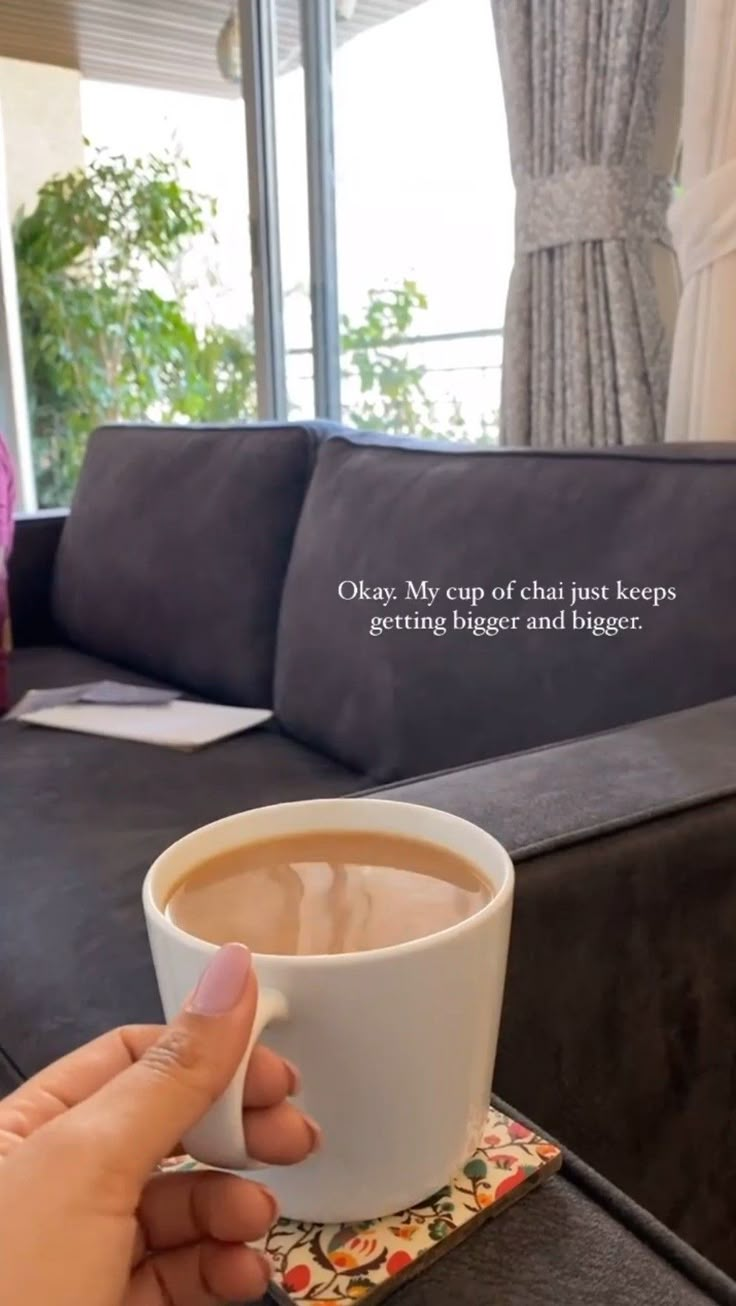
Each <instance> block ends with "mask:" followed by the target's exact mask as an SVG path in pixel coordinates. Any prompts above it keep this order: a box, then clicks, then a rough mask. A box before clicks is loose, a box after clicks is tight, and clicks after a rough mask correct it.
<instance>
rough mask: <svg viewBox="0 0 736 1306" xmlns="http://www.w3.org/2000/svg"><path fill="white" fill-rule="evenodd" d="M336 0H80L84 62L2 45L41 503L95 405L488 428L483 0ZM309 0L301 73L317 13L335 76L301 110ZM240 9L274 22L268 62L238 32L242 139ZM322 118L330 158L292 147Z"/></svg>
mask: <svg viewBox="0 0 736 1306" xmlns="http://www.w3.org/2000/svg"><path fill="white" fill-rule="evenodd" d="M74 2H75V0H70V3H72V5H74ZM334 2H335V6H336V7H335V11H334V20H333V12H332V10H331V9H330V5H331V3H332V0H313V3H312V0H310V6H311V7H310V9H309V10H305V8H304V5H305V3H306V0H211V2H210V0H192V8H193V10H194V9H196V10H197V14H198V16H197V21H196V22H194V21H193V22H192V23H188V24H187V27H186V31H183V30H182V29H181V23H180V15H179V13H178V11H177V0H152V3H151V4H150V5H148V6H146V7H145V9H144V10H141V8H140V6H139V5H138V4H137V3H136V0H119V5H118V6H117V9H116V16H115V23H113V22H112V19H111V18H110V12H111V11H110V9H109V7H101V8H100V10H99V11H98V10H97V9H96V8H95V7H92V8H90V7H89V6H86V7H85V8H84V10H82V9H80V27H79V31H78V34H77V35H78V42H79V46H78V50H77V54H78V57H79V60H80V63H81V64H82V66H83V68H84V74H83V75H82V74H80V73H79V72H77V71H75V70H74V69H72V68H68V67H65V68H56V67H53V66H51V64H50V63H41V62H39V63H30V62H28V59H3V58H2V57H0V104H1V105H2V109H3V117H4V119H5V123H6V132H7V134H8V147H7V151H6V154H7V172H8V193H9V198H8V203H7V208H8V212H7V214H6V215H5V217H6V220H7V219H9V218H10V219H12V220H13V221H15V222H16V236H15V248H16V265H17V283H18V289H19V301H20V317H21V323H22V330H23V337H24V354H25V371H26V388H27V393H28V408H29V416H30V428H31V431H32V452H33V462H34V465H35V476H36V482H37V489H38V497H39V500H40V502H41V504H42V505H43V506H53V505H57V504H64V503H67V502H68V501H69V498H70V496H71V494H72V492H73V488H74V483H75V480H76V476H77V474H78V470H79V466H80V464H81V460H82V457H83V454H84V448H85V444H86V439H87V436H88V434H89V432H90V430H92V429H93V428H94V426H96V425H98V424H99V423H101V422H106V421H136V420H142V419H149V420H160V421H177V420H178V421H215V422H216V421H234V420H243V419H249V418H255V417H256V416H261V417H270V416H283V415H284V412H288V415H289V416H291V417H296V416H300V417H311V416H314V415H315V408H317V409H319V408H320V406H322V409H323V411H317V414H316V415H317V416H333V417H341V418H342V419H343V420H344V421H346V422H348V423H351V424H353V425H357V426H362V427H372V428H377V429H380V430H383V431H386V432H388V433H394V434H399V435H403V434H407V433H413V434H418V435H433V436H440V437H447V436H449V437H450V438H456V439H463V440H470V441H475V442H493V441H494V440H495V439H496V435H497V414H498V408H499V403H500V366H501V348H502V338H501V325H502V321H503V311H504V301H505V295H506V285H507V280H508V274H509V270H510V267H511V262H512V255H513V212H514V192H513V185H512V181H511V175H510V168H509V160H508V145H507V134H506V126H505V115H504V108H503V97H502V90H501V83H500V76H499V71H498V64H497V59H496V53H495V44H494V32H493V21H492V11H491V5H490V3H489V0H463V4H462V5H458V4H457V0H334ZM323 5H324V7H322V6H323ZM198 6H199V8H198ZM315 11H316V12H318V13H321V15H322V27H321V28H319V27H318V26H315V27H313V28H310V31H311V32H312V36H314V33H315V32H317V31H319V32H320V33H321V35H320V37H319V40H317V39H316V38H315V39H314V40H313V41H312V42H311V45H310V44H309V35H308V36H307V43H308V50H307V51H306V54H307V58H306V64H307V74H306V82H307V89H308V90H309V89H310V87H312V88H313V87H314V86H315V84H316V83H315V76H317V74H319V73H320V72H321V73H324V71H325V69H329V64H330V50H329V48H325V46H327V47H329V44H330V28H331V27H332V28H333V29H334V30H333V34H334V49H333V51H332V69H333V75H332V79H331V80H330V79H329V78H328V77H324V78H323V80H322V82H321V86H322V91H323V95H322V99H321V100H320V99H319V97H317V98H316V99H313V100H312V101H311V102H310V103H311V108H310V109H309V111H308V112H305V71H304V67H303V65H304V62H305V58H304V56H305V51H304V50H303V48H302V43H303V41H302V38H303V32H302V24H303V20H304V17H305V15H308V16H309V18H310V20H311V21H312V22H313V21H314V14H315ZM33 13H35V9H33ZM239 18H240V19H241V20H242V21H245V22H246V23H247V24H248V30H249V32H252V30H253V28H252V26H251V24H256V25H257V24H260V25H261V26H260V28H259V30H260V31H261V32H270V31H273V33H274V36H275V40H274V42H273V50H274V57H273V59H271V57H270V53H269V52H270V50H271V45H270V44H269V43H268V42H265V43H264V44H263V45H262V46H258V45H257V43H255V42H252V41H251V42H250V44H248V45H247V47H246V46H245V45H244V48H247V49H248V50H252V51H254V53H253V56H252V57H253V60H254V63H253V64H252V65H251V66H250V67H248V68H246V70H245V76H244V79H243V81H244V85H245V87H246V103H247V106H248V113H249V115H250V116H249V117H248V119H247V123H248V132H247V133H246V114H245V113H244V107H243V100H242V98H241V96H240V74H241V70H240V58H239V55H240V49H241V46H240V39H239V24H238V19H239ZM82 20H83V21H82ZM106 23H108V24H111V26H110V27H109V30H108V29H107V28H105V24H106ZM85 24H87V26H85ZM90 25H91V26H90ZM103 28H104V30H103ZM28 32H30V35H28V34H27V33H26V34H25V35H24V34H23V33H20V32H19V33H16V34H15V36H14V38H13V39H16V37H17V39H18V40H20V39H21V36H23V39H24V40H26V39H27V40H28V41H29V42H31V45H30V46H29V48H28V51H27V54H28V58H31V57H33V54H34V51H35V50H36V49H38V50H39V56H38V57H39V58H50V57H51V54H52V52H53V51H55V50H56V49H57V48H58V47H57V45H54V42H53V41H51V37H52V36H53V37H54V41H57V40H59V39H61V38H60V36H59V33H57V34H56V36H54V34H53V33H49V32H48V30H47V26H46V27H43V26H40V27H38V28H37V29H36V30H35V36H34V35H33V28H32V24H31V26H30V27H29V28H28ZM174 32H176V38H175V39H174V36H173V33H174ZM24 33H25V29H24ZM2 40H3V38H2V35H1V34H0V56H1V55H2V49H3V45H2ZM33 40H35V42H36V44H35V45H33ZM47 40H48V41H51V44H50V45H49V49H48V50H46V48H45V46H44V41H47ZM73 54H74V52H70V58H71V56H72V55H73ZM218 61H219V69H218ZM315 69H316V70H317V74H316V73H315ZM123 79H126V80H123ZM270 105H272V106H273V109H274V115H273V119H272V118H271V115H270V112H269V106H270ZM330 118H332V119H333V120H334V174H333V171H332V168H331V167H330V163H331V158H330V156H329V150H328V147H327V146H325V148H324V149H323V150H322V151H321V153H320V150H319V149H317V150H316V151H315V140H316V139H318V137H319V132H318V130H317V129H318V128H319V126H320V124H322V125H324V124H326V123H327V122H329V120H330ZM259 133H260V134H259ZM328 138H329V134H328V135H327V137H326V139H328ZM254 142H255V143H256V144H257V145H258V147H259V148H258V151H256V150H255V149H254ZM249 147H250V157H249ZM310 169H311V181H312V199H314V194H315V193H316V192H315V187H314V183H315V179H317V180H318V181H319V182H320V184H321V189H319V188H318V190H319V194H320V195H321V203H322V209H321V210H320V209H319V206H318V205H317V206H316V207H315V205H314V203H312V205H311V214H312V217H311V224H312V225H311V234H312V237H313V238H314V236H315V232H316V231H317V229H318V225H319V222H320V212H321V213H322V217H323V219H324V222H323V234H324V232H327V231H329V230H331V224H330V223H329V222H328V221H327V218H328V217H331V215H332V214H333V212H334V215H335V219H336V237H335V239H334V241H328V240H326V239H325V240H324V241H323V247H322V252H321V259H320V266H319V267H316V270H315V273H314V275H313V273H312V270H311V269H310V186H309V179H310ZM274 177H275V178H276V181H277V187H275V188H274V187H273V186H272V182H273V179H274ZM274 191H277V193H278V206H277V207H278V223H276V222H274V221H272V219H273V218H274V217H275V216H276V206H275V205H274V202H273V201H274V193H273V192H274ZM266 192H268V195H269V200H268V203H267V204H266V206H265V208H266V211H267V213H268V214H269V215H270V217H269V219H268V222H266V225H267V226H268V229H269V232H270V234H271V236H273V235H274V232H275V233H277V236H278V237H280V239H277V240H276V244H275V246H274V245H272V246H271V248H275V249H276V250H277V252H278V256H279V257H277V258H276V259H275V261H273V262H272V265H271V267H272V275H269V276H264V275H263V273H262V260H260V261H259V263H258V264H257V265H256V278H255V285H256V292H257V293H256V295H255V301H254V296H253V292H252V276H251V239H250V238H249V236H250V237H252V236H253V232H254V230H255V229H256V228H257V231H256V238H257V239H260V241H261V246H262V243H263V235H264V219H263V212H264V208H263V204H264V196H265V195H266ZM249 197H250V202H251V204H253V203H256V205H257V209H256V210H255V211H254V212H255V216H254V217H253V220H252V221H249V214H248V205H249ZM21 206H23V208H24V209H25V214H24V215H23V214H20V213H19V210H20V207H21ZM269 222H270V226H269ZM313 243H314V242H313ZM6 263H7V259H6ZM279 265H280V266H279ZM259 277H260V280H259ZM313 282H316V283H317V294H318V295H319V293H320V290H321V289H324V287H325V286H327V288H328V290H329V294H327V295H326V296H324V297H323V298H322V300H321V301H320V302H321V303H322V305H323V306H324V304H325V303H327V304H328V307H329V304H333V305H334V303H335V297H336V300H337V305H338V310H339V319H338V320H336V319H334V318H333V319H330V315H329V312H327V313H326V314H325V315H324V319H325V320H324V321H323V320H321V319H320V318H319V315H318V316H317V318H315V321H316V323H317V327H316V330H317V336H318V338H317V339H314V338H313V334H314V330H315V327H314V326H313V313H312V309H313V307H314V305H313V304H312V302H311V296H312V295H313V294H314V293H315V288H314V284H312V283H313ZM333 291H334V294H333ZM6 316H7V303H6ZM269 317H270V322H271V324H273V322H274V321H277V323H278V330H275V331H274V330H272V329H270V328H269V325H268V324H269ZM330 320H332V324H333V327H334V330H332V331H330ZM5 325H6V326H7V322H6V324H5ZM282 326H283V331H282V329H281V328H282ZM5 335H7V331H6V332H5ZM0 343H1V342H0ZM5 352H7V351H5ZM277 354H278V357H277V358H276V355H277ZM4 357H5V353H4V352H3V351H2V350H0V368H2V369H4V370H5V371H7V364H4V363H3V358H4ZM269 357H270V359H271V360H273V359H274V358H276V363H275V364H273V363H272V364H268V365H266V364H264V359H266V360H267V359H268V358H269ZM268 366H270V367H271V371H270V372H269V370H268ZM284 373H285V377H286V386H285V388H286V390H287V392H288V393H287V395H286V397H285V398H284V384H283V375H284ZM315 373H316V374H317V387H316V388H317V391H318V394H320V395H321V399H320V401H319V402H318V403H317V404H315ZM325 375H327V376H328V380H329V378H330V377H332V378H333V379H334V380H335V385H334V386H333V388H332V396H333V397H332V400H331V401H330V400H325V399H324V395H325V393H326V391H328V390H329V388H330V387H329V385H326V384H325ZM264 378H265V379H264ZM269 378H270V381H271V384H270V385H269V384H268V381H269ZM280 378H281V382H280V388H279V384H277V382H279V379H280ZM0 381H2V382H4V383H5V384H4V386H2V387H0V392H4V393H6V394H7V393H9V392H10V391H9V387H8V385H7V377H5V376H0ZM320 383H321V389H320ZM16 388H17V387H16ZM338 389H339V391H340V395H339V396H338V394H337V391H338ZM327 410H329V411H327ZM18 430H19V431H21V433H22V422H21V423H20V425H18ZM26 443H27V441H26Z"/></svg>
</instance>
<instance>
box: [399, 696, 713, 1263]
mask: <svg viewBox="0 0 736 1306" xmlns="http://www.w3.org/2000/svg"><path fill="white" fill-rule="evenodd" d="M379 792H381V793H385V794H386V796H387V797H392V798H399V799H405V800H406V801H407V802H413V803H426V804H428V805H430V806H433V807H439V808H442V809H443V810H446V811H450V812H453V813H455V814H456V815H458V816H462V817H465V818H466V819H468V820H471V821H474V822H475V823H477V824H478V825H480V826H482V827H484V828H486V829H488V830H490V831H491V832H492V833H493V834H495V835H496V836H497V837H498V838H500V839H501V841H502V842H503V843H505V844H506V846H507V847H508V848H509V849H510V850H511V852H512V854H513V856H514V861H515V863H516V867H517V888H516V898H515V907H514V924H513V929H512V936H511V950H510V955H509V969H508V977H507V990H506V998H505V1003H504V1018H503V1023H502V1028H501V1040H500V1044H499V1052H498V1060H497V1065H496V1075H495V1081H494V1082H495V1088H496V1091H497V1092H499V1093H501V1094H502V1095H503V1096H504V1097H505V1098H506V1099H507V1100H508V1101H510V1102H512V1103H513V1104H514V1106H515V1107H517V1108H518V1109H519V1110H521V1111H524V1112H526V1113H527V1114H528V1115H530V1116H531V1117H533V1118H534V1119H536V1120H543V1121H544V1122H545V1125H546V1127H547V1129H549V1130H550V1131H551V1132H552V1133H553V1134H556V1135H557V1136H558V1137H560V1138H563V1139H564V1140H565V1142H566V1143H567V1145H568V1146H570V1147H572V1148H574V1149H575V1151H576V1152H578V1153H579V1154H580V1155H581V1156H583V1157H584V1158H585V1160H586V1161H587V1162H589V1163H590V1164H591V1165H593V1166H595V1168H596V1169H598V1170H600V1171H601V1173H602V1174H604V1175H605V1176H606V1177H607V1178H609V1179H611V1180H612V1181H613V1182H614V1183H615V1184H617V1185H619V1186H620V1187H621V1188H623V1189H624V1190H625V1191H626V1192H627V1193H629V1194H631V1195H632V1196H633V1197H634V1198H635V1199H636V1200H637V1201H638V1202H640V1203H641V1205H642V1206H645V1207H646V1208H647V1209H648V1210H650V1211H652V1212H654V1214H655V1215H656V1216H658V1218H659V1219H661V1220H662V1221H663V1222H665V1223H666V1224H667V1225H669V1227H670V1228H672V1229H675V1230H677V1232H678V1233H679V1234H680V1235H681V1236H682V1237H683V1238H686V1239H687V1240H688V1242H690V1243H692V1245H693V1246H695V1247H698V1248H699V1250H700V1251H701V1252H702V1253H703V1254H704V1255H706V1256H708V1257H709V1258H710V1259H712V1260H714V1261H716V1262H717V1263H718V1264H719V1265H721V1266H722V1267H723V1268H724V1269H726V1270H727V1271H728V1272H729V1273H730V1274H732V1275H736V1242H735V1241H734V1229H735V1228H736V1112H734V1109H733V1107H734V1103H733V1084H734V1082H736V1045H734V1042H733V1040H732V1039H730V1038H724V1031H727V1030H730V1029H732V1028H734V1027H736V979H734V969H733V965H732V962H731V961H730V960H729V959H730V958H731V957H732V955H733V939H734V936H735V934H736V880H735V879H734V847H736V699H730V700H728V701H726V702H723V703H719V704H710V705H708V706H706V707H702V708H697V709H694V710H692V711H689V712H683V713H678V714H677V715H675V716H672V717H669V718H662V719H660V720H655V721H648V722H644V723H642V724H640V725H635V726H630V727H628V728H626V729H622V730H619V731H614V732H611V733H610V734H607V735H601V736H598V737H593V738H591V739H583V740H578V741H576V742H574V743H570V744H564V745H560V746H558V747H553V748H547V749H542V750H540V751H538V752H534V753H527V754H519V755H518V756H515V757H510V758H503V759H499V760H497V761H495V762H490V763H487V764H483V765H480V766H475V767H471V768H467V769H465V770H463V771H460V772H457V771H456V772H451V773H448V774H447V775H438V776H434V777H430V778H428V779H425V780H419V781H415V782H412V783H409V784H405V785H394V786H391V787H389V788H388V789H383V790H380V791H379ZM627 811H628V814H626V813H627Z"/></svg>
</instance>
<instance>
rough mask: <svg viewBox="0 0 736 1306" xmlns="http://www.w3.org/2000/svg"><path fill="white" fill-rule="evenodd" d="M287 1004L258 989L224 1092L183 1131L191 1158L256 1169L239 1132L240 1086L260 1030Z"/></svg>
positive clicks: (280, 1016) (284, 1012) (285, 1011)
mask: <svg viewBox="0 0 736 1306" xmlns="http://www.w3.org/2000/svg"><path fill="white" fill-rule="evenodd" d="M288 1014H289V1008H288V1004H287V1001H286V998H285V997H284V995H283V993H279V991H278V989H261V990H260V991H259V994H258V1005H257V1007H256V1014H255V1019H254V1021H253V1031H252V1033H251V1036H250V1040H249V1042H248V1046H247V1048H246V1049H245V1054H244V1056H243V1059H242V1061H241V1062H240V1065H239V1066H238V1068H237V1070H236V1071H235V1074H234V1075H233V1077H232V1079H231V1080H230V1083H229V1084H228V1086H227V1088H226V1089H225V1092H224V1093H223V1094H222V1095H221V1097H218V1099H217V1101H216V1102H215V1103H213V1105H212V1106H211V1107H210V1109H209V1111H208V1112H207V1114H206V1115H204V1116H203V1117H202V1119H201V1120H200V1121H199V1122H198V1124H196V1125H195V1126H194V1127H193V1128H192V1129H190V1130H188V1132H187V1133H186V1134H185V1135H184V1138H183V1139H182V1142H183V1144H184V1148H185V1150H186V1151H187V1152H188V1153H189V1155H190V1156H193V1157H194V1159H195V1161H203V1162H204V1164H205V1165H212V1166H218V1167H219V1168H220V1169H222V1170H260V1169H261V1168H262V1163H261V1162H260V1161H254V1160H252V1158H251V1157H249V1156H248V1153H247V1151H246V1149H245V1136H244V1134H243V1087H244V1084H245V1076H246V1073H247V1071H248V1063H249V1062H250V1058H251V1053H252V1051H253V1048H254V1047H255V1045H256V1043H257V1042H258V1040H259V1038H260V1037H261V1034H262V1033H263V1031H264V1029H265V1028H266V1026H267V1025H269V1024H270V1023H271V1021H272V1020H285V1019H286V1017H287V1016H288Z"/></svg>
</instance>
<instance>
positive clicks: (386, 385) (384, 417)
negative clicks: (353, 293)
mask: <svg viewBox="0 0 736 1306" xmlns="http://www.w3.org/2000/svg"><path fill="white" fill-rule="evenodd" d="M426 307H427V299H426V296H425V295H424V294H422V291H421V290H420V289H419V287H418V286H417V284H416V282H414V281H404V282H403V283H402V285H401V286H399V287H398V288H397V289H395V290H391V289H384V290H371V291H370V292H369V295H368V304H367V307H366V309H365V312H364V316H363V317H362V319H361V320H360V321H351V319H350V318H349V317H347V316H343V317H342V319H341V346H342V361H343V365H344V366H343V376H344V378H345V379H346V381H347V383H348V387H349V385H350V383H351V381H352V379H353V378H357V380H358V383H359V386H360V393H359V398H358V399H357V400H356V401H355V402H353V403H352V404H351V405H350V407H349V409H348V414H347V415H348V420H349V421H350V422H352V423H353V425H354V426H357V427H361V428H363V429H365V428H374V429H375V428H378V429H379V430H384V431H390V432H393V433H396V434H406V435H422V436H432V435H434V436H436V435H437V427H436V424H435V425H433V419H434V407H433V404H432V402H431V400H430V399H429V396H428V395H427V392H426V390H425V388H424V377H425V374H426V369H425V368H424V367H422V366H421V365H419V366H412V365H411V364H410V362H409V358H408V356H407V353H406V350H405V348H404V347H403V341H404V338H405V337H406V335H407V334H408V333H409V331H410V328H411V327H412V326H413V323H414V317H415V314H416V313H417V311H421V310H423V309H426Z"/></svg>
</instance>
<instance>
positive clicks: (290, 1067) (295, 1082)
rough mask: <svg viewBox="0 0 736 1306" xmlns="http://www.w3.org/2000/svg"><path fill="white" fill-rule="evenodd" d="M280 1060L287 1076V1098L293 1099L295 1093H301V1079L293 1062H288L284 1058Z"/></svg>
mask: <svg viewBox="0 0 736 1306" xmlns="http://www.w3.org/2000/svg"><path fill="white" fill-rule="evenodd" d="M282 1059H283V1062H284V1065H285V1066H286V1073H287V1074H288V1076H289V1089H288V1093H287V1097H293V1096H294V1094H295V1093H301V1091H302V1077H301V1074H300V1072H299V1069H298V1067H297V1066H295V1065H294V1062H293V1061H288V1060H287V1058H286V1057H283V1058H282Z"/></svg>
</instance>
